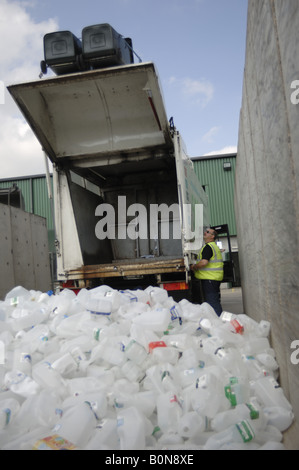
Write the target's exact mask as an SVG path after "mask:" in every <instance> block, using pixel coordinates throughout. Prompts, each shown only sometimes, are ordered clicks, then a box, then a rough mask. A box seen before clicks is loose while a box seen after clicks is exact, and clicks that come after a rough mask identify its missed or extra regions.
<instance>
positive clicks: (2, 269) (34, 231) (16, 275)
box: [0, 204, 51, 300]
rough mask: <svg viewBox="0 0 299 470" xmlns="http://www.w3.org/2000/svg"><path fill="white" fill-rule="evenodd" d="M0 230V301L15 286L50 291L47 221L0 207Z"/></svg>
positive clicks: (17, 210) (8, 207)
mask: <svg viewBox="0 0 299 470" xmlns="http://www.w3.org/2000/svg"><path fill="white" fill-rule="evenodd" d="M0 227H1V228H0V263H1V264H0V300H3V299H4V297H5V295H6V294H7V293H8V292H9V291H10V290H11V289H12V288H13V287H15V286H23V287H25V288H26V289H29V290H30V289H35V290H41V291H42V292H47V291H48V290H49V289H51V274H50V262H49V249H48V231H47V225H46V219H44V218H42V217H39V216H37V215H33V214H29V213H28V212H24V211H23V210H21V209H17V208H15V207H11V206H7V205H5V204H0Z"/></svg>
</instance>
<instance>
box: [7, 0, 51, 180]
mask: <svg viewBox="0 0 299 470" xmlns="http://www.w3.org/2000/svg"><path fill="white" fill-rule="evenodd" d="M32 5H33V4H32V3H30V2H19V1H11V0H0V57H1V62H0V80H1V84H2V85H3V84H4V87H5V93H4V97H3V98H4V99H2V100H1V102H0V103H2V104H0V112H1V117H0V141H1V156H0V158H1V163H2V164H1V172H0V178H8V177H15V176H25V175H29V174H38V173H41V172H44V164H43V161H44V160H43V154H42V151H41V148H40V144H39V143H38V141H37V139H36V137H35V136H34V135H33V133H32V131H31V129H30V127H29V126H28V124H27V123H26V121H25V119H24V118H23V116H22V114H21V112H20V111H19V109H18V108H17V106H16V104H15V103H14V101H13V100H12V98H11V96H10V95H9V93H8V91H7V90H6V86H8V85H10V84H13V83H20V82H23V81H25V82H26V81H30V80H38V75H39V71H40V69H39V64H40V61H41V60H42V59H43V36H44V34H46V33H47V32H50V31H55V30H57V29H58V25H57V22H56V20H54V19H49V20H48V21H43V22H39V23H38V22H35V21H34V20H33V19H32V17H31V16H30V8H31V7H32ZM4 162H5V164H4Z"/></svg>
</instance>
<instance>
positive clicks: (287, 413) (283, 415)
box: [264, 406, 294, 432]
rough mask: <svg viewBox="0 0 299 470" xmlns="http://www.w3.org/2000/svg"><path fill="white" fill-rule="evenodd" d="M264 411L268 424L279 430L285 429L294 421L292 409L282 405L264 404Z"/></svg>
mask: <svg viewBox="0 0 299 470" xmlns="http://www.w3.org/2000/svg"><path fill="white" fill-rule="evenodd" d="M264 413H265V416H266V418H267V422H268V424H270V425H272V426H275V427H276V428H277V429H278V430H279V431H281V432H283V431H286V430H287V429H288V428H289V427H290V426H291V424H292V423H293V421H294V413H293V411H292V410H290V409H288V408H284V407H282V406H266V407H265V408H264Z"/></svg>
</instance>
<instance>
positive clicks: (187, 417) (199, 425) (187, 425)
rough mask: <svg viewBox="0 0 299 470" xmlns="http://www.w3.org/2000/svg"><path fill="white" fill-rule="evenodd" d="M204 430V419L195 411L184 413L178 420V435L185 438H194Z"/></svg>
mask: <svg viewBox="0 0 299 470" xmlns="http://www.w3.org/2000/svg"><path fill="white" fill-rule="evenodd" d="M205 429H206V419H205V418H204V417H203V416H201V415H200V414H198V413H196V412H195V411H189V412H187V413H185V414H184V415H183V416H182V417H181V418H180V420H179V425H178V433H179V435H180V436H182V437H185V438H190V437H194V436H195V435H196V434H198V433H200V432H204V431H205Z"/></svg>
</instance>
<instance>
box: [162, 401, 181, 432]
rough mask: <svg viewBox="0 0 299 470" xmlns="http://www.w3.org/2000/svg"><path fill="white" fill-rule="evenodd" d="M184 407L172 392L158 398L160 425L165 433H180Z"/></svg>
mask: <svg viewBox="0 0 299 470" xmlns="http://www.w3.org/2000/svg"><path fill="white" fill-rule="evenodd" d="M182 414H183V412H182V407H181V404H180V402H179V399H178V397H177V396H176V395H175V394H174V393H172V392H166V393H163V394H160V395H159V396H158V398H157V416H158V425H159V427H160V429H161V430H162V431H163V432H178V426H179V420H180V418H181V416H182Z"/></svg>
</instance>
